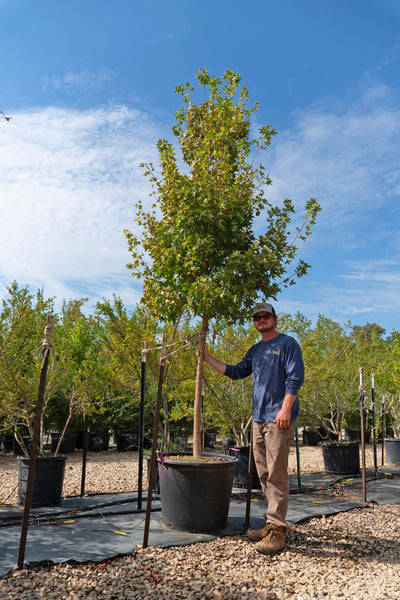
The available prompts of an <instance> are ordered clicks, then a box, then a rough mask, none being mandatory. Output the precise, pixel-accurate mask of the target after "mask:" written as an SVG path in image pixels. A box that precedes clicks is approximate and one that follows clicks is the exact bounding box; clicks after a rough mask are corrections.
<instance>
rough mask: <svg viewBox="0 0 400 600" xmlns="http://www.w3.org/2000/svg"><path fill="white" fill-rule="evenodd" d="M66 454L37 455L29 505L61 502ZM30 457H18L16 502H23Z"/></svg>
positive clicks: (49, 504) (55, 504)
mask: <svg viewBox="0 0 400 600" xmlns="http://www.w3.org/2000/svg"><path fill="white" fill-rule="evenodd" d="M66 460H67V457H66V456H61V455H59V456H56V457H54V456H46V457H38V458H37V459H36V465H35V475H34V479H33V489H32V499H31V506H58V505H59V504H60V503H61V497H62V488H63V483H64V473H65V461H66ZM29 463H30V458H29V457H26V456H19V457H18V504H24V503H25V496H26V486H27V483H28V474H29Z"/></svg>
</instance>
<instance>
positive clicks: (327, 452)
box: [322, 442, 360, 475]
mask: <svg viewBox="0 0 400 600" xmlns="http://www.w3.org/2000/svg"><path fill="white" fill-rule="evenodd" d="M322 456H323V459H324V464H325V471H326V472H327V473H336V474H338V475H357V474H358V473H359V472H360V444H359V443H358V442H345V443H341V442H329V443H323V444H322Z"/></svg>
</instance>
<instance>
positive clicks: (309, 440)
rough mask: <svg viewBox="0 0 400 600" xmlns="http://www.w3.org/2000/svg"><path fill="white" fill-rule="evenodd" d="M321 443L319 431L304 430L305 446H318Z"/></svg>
mask: <svg viewBox="0 0 400 600" xmlns="http://www.w3.org/2000/svg"><path fill="white" fill-rule="evenodd" d="M320 442H322V437H321V436H320V435H319V433H318V431H314V430H313V429H303V444H304V445H305V446H318V444H319V443H320Z"/></svg>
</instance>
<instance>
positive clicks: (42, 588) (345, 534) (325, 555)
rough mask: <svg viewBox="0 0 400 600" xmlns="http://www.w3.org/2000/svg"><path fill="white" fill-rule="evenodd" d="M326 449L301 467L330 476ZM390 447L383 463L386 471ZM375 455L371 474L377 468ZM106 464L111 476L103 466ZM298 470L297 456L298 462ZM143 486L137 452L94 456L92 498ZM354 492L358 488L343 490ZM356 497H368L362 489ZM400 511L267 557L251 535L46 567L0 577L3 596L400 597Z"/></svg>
mask: <svg viewBox="0 0 400 600" xmlns="http://www.w3.org/2000/svg"><path fill="white" fill-rule="evenodd" d="M321 455H322V452H321V449H320V448H318V447H317V448H313V447H309V446H304V447H303V446H302V447H301V450H300V461H301V470H302V472H303V473H306V472H317V471H323V470H324V465H323V460H322V456H321ZM380 457H381V454H380V449H379V450H378V464H380ZM80 463H81V453H80V452H75V453H74V454H73V455H69V458H68V462H67V471H66V478H65V484H64V495H66V496H67V495H77V494H78V493H79V491H80ZM372 464H373V463H372V450H371V448H368V449H367V460H366V465H367V467H369V466H372ZM100 465H101V469H100ZM289 469H290V472H291V473H295V472H296V452H295V449H294V448H293V450H292V452H291V455H290V466H289ZM16 482H17V473H16V460H15V457H13V456H11V455H10V454H6V453H4V452H3V453H0V502H1V503H5V502H7V503H15V502H16V492H15V489H14V488H15V486H16ZM135 489H137V453H133V452H132V453H131V452H127V453H117V452H116V451H115V450H109V451H108V452H100V453H89V457H88V467H87V475H86V492H87V493H90V494H92V493H102V492H107V493H110V492H127V491H132V490H135ZM332 493H335V494H346V493H347V494H348V493H351V492H349V491H348V488H346V490H344V487H343V486H341V488H338V490H336V489H335V490H333V491H332ZM353 493H354V494H358V498H359V499H360V493H359V490H358V491H357V490H356V489H353ZM399 563H400V504H397V505H387V506H377V505H374V504H371V503H370V504H368V505H367V506H366V507H365V508H363V509H354V510H351V511H348V512H346V513H340V514H338V515H334V516H331V517H325V516H322V517H321V518H317V519H311V520H308V521H305V522H302V523H298V524H296V525H292V526H290V527H289V530H288V538H287V545H286V548H285V549H284V550H283V551H282V552H280V553H279V554H277V555H276V556H273V557H266V556H262V555H260V554H258V553H257V552H256V551H255V550H254V547H253V543H252V542H250V541H249V540H247V538H246V536H235V537H227V538H226V537H223V538H217V539H216V540H213V541H210V542H205V543H198V544H192V545H189V546H184V547H176V548H167V549H162V548H153V547H150V548H146V549H137V550H135V551H134V552H133V554H132V555H130V556H126V557H120V558H116V559H113V560H108V561H106V562H104V563H100V564H99V563H96V564H94V563H86V564H77V563H73V564H71V563H67V564H62V565H55V566H51V565H38V566H36V567H34V568H31V569H29V570H28V569H24V570H22V571H13V572H12V573H11V574H10V575H9V576H8V577H7V578H4V579H2V580H0V598H19V599H21V600H34V599H37V598H45V599H52V598H57V599H58V600H63V599H71V600H80V599H82V598H88V599H102V600H117V599H118V600H119V599H147V598H152V599H154V600H157V599H160V600H164V599H171V600H184V599H185V600H188V599H189V598H190V599H193V600H200V599H203V598H205V599H208V598H209V599H211V598H213V599H214V598H216V599H220V600H250V599H254V600H256V599H260V600H284V599H288V598H292V599H294V600H309V599H329V600H336V599H337V600H350V599H351V600H364V599H369V598H371V599H372V598H373V599H374V600H380V599H386V598H388V599H393V600H395V599H397V598H399V599H400V585H399V581H400V577H399V572H400V567H399Z"/></svg>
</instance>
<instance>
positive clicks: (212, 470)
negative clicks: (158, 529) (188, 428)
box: [158, 453, 237, 532]
mask: <svg viewBox="0 0 400 600" xmlns="http://www.w3.org/2000/svg"><path fill="white" fill-rule="evenodd" d="M175 456H176V454H175ZM180 456H183V455H182V453H181V454H180ZM187 456H188V457H189V456H191V455H189V454H188V455H187ZM202 456H204V457H210V459H211V458H212V459H214V461H213V462H196V461H193V460H188V461H185V460H174V455H168V454H167V455H165V454H164V455H163V456H159V457H158V472H159V478H160V494H161V515H162V521H163V523H164V525H165V526H166V527H168V528H170V529H175V530H178V531H191V532H210V531H218V530H221V529H224V528H225V526H226V522H227V518H228V511H229V503H230V498H231V493H232V484H233V476H234V473H235V468H236V464H237V459H236V458H234V457H231V456H226V455H219V454H207V453H203V455H202Z"/></svg>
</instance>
